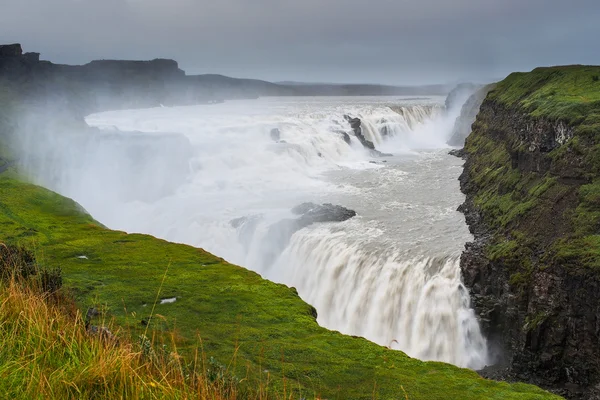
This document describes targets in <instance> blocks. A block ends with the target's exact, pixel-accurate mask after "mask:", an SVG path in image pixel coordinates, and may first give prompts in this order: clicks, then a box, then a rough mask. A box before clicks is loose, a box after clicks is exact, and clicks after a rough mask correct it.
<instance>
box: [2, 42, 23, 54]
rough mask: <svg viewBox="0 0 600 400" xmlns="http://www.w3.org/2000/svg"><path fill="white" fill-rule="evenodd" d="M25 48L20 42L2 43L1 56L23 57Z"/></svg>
mask: <svg viewBox="0 0 600 400" xmlns="http://www.w3.org/2000/svg"><path fill="white" fill-rule="evenodd" d="M22 55H23V49H22V48H21V45H20V44H17V43H16V44H5V45H0V57H21V56H22Z"/></svg>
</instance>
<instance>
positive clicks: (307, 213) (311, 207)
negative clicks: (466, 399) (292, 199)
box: [292, 203, 356, 228]
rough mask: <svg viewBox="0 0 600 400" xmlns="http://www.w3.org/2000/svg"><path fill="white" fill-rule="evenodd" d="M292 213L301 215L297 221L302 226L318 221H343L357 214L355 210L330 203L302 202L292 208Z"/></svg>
mask: <svg viewBox="0 0 600 400" xmlns="http://www.w3.org/2000/svg"><path fill="white" fill-rule="evenodd" d="M292 213H294V214H296V215H300V216H301V217H300V219H299V220H297V221H298V222H299V225H302V228H304V227H305V226H308V225H311V224H314V223H317V222H342V221H346V220H348V219H350V218H352V217H355V216H356V212H355V211H353V210H349V209H347V208H345V207H342V206H336V205H333V204H330V203H325V204H322V205H319V204H315V203H302V204H300V205H298V206H296V207H294V208H292Z"/></svg>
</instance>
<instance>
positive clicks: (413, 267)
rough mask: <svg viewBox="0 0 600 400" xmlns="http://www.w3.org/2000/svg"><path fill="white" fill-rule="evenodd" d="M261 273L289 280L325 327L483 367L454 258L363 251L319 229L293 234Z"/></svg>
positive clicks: (417, 354) (439, 358)
mask: <svg viewBox="0 0 600 400" xmlns="http://www.w3.org/2000/svg"><path fill="white" fill-rule="evenodd" d="M391 245H392V246H393V244H391ZM392 249H393V247H392ZM267 276H269V277H270V278H271V279H274V280H277V281H281V282H284V283H286V284H289V285H293V286H295V287H296V288H297V289H298V292H299V293H300V295H301V296H302V297H303V298H304V299H305V300H306V301H308V302H309V303H310V304H312V305H313V306H315V307H316V309H317V310H318V311H319V322H320V323H321V324H322V325H323V326H325V327H328V328H331V329H337V330H340V331H342V332H345V333H348V334H352V335H356V336H363V337H365V338H367V339H370V340H372V341H374V342H376V343H380V344H382V345H386V346H389V347H391V348H394V349H401V350H405V351H406V352H407V353H408V354H409V355H411V356H413V357H416V358H419V359H422V360H437V361H445V362H449V363H454V364H457V365H461V366H466V367H470V368H475V369H477V368H481V367H483V366H485V363H486V356H485V355H486V343H485V340H484V339H483V337H482V335H481V332H480V330H479V325H478V324H477V320H476V318H475V316H474V314H473V310H472V309H471V308H470V304H469V294H468V291H467V289H466V288H465V287H464V286H463V285H462V283H461V277H460V265H459V258H458V257H457V256H454V257H451V256H448V257H443V258H436V257H426V256H420V257H415V256H410V255H407V254H406V253H401V252H397V251H394V250H389V251H385V252H378V251H368V250H366V251H365V250H364V249H362V248H361V247H360V245H359V244H357V243H353V244H349V243H347V240H346V238H345V234H344V233H343V232H337V233H335V232H330V231H328V229H327V228H320V229H316V230H312V231H310V232H305V233H303V234H301V235H296V236H295V237H294V238H293V240H292V243H291V244H290V246H289V247H288V248H287V249H286V250H285V252H284V254H283V255H282V257H281V258H280V259H279V261H278V262H277V265H276V266H275V267H274V268H273V269H272V271H269V273H267Z"/></svg>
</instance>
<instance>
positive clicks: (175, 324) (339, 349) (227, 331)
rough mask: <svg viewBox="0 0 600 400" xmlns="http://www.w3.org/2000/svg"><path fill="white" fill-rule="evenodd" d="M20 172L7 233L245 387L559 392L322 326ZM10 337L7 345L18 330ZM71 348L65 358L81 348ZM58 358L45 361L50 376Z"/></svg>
mask: <svg viewBox="0 0 600 400" xmlns="http://www.w3.org/2000/svg"><path fill="white" fill-rule="evenodd" d="M17 178H18V177H17V176H16V173H15V171H14V170H10V169H9V170H8V171H6V172H4V173H2V174H0V238H1V240H2V241H4V242H5V243H18V244H21V245H25V246H27V247H28V248H31V249H34V250H35V253H36V258H37V260H38V262H39V263H40V264H41V266H42V267H44V266H59V267H61V268H62V271H63V275H64V279H65V285H66V286H67V287H69V288H71V289H72V292H73V294H74V295H75V298H76V300H77V303H78V305H79V307H80V308H81V309H82V310H84V311H85V309H87V307H91V306H95V307H97V308H98V309H100V310H102V312H103V315H102V316H100V317H98V318H97V319H100V320H113V321H114V323H116V324H117V325H118V326H120V327H122V329H121V331H120V333H119V335H122V336H123V337H133V338H136V337H137V336H139V335H141V334H144V333H146V334H147V335H148V336H149V337H154V341H155V342H156V343H158V345H160V344H161V343H162V341H163V340H164V342H165V345H166V346H167V348H168V349H173V346H176V351H177V352H179V353H180V354H182V355H184V356H186V357H187V359H191V358H192V355H193V352H194V349H197V348H201V349H202V351H203V352H204V354H205V355H206V356H207V357H214V358H215V360H216V362H217V363H220V364H222V365H224V366H226V369H227V370H228V371H229V372H228V373H230V374H231V375H232V376H235V377H236V378H237V379H239V381H240V383H239V385H240V390H243V388H244V387H246V388H250V389H249V390H251V389H252V388H258V387H263V388H264V390H265V392H269V393H271V396H270V397H277V398H281V395H282V393H283V392H284V388H285V392H286V393H287V394H290V393H295V394H294V395H293V398H298V397H301V396H303V397H307V398H317V397H319V398H338V399H371V398H380V399H391V398H405V394H404V393H406V395H407V396H408V398H410V399H428V400H429V399H482V398H486V399H513V398H514V399H538V398H539V399H541V398H553V396H551V395H550V394H548V393H545V392H543V391H541V390H540V389H538V388H535V387H533V386H528V385H524V384H516V385H509V384H506V383H498V382H493V381H488V380H484V379H482V378H480V377H479V376H478V375H477V374H476V373H475V372H473V371H469V370H464V369H459V368H456V367H453V366H450V365H446V364H442V363H424V362H421V361H418V360H414V359H410V358H409V357H407V356H406V355H404V354H403V353H401V352H397V351H391V350H387V349H386V348H383V347H380V346H377V345H375V344H372V343H370V342H368V341H366V340H364V339H361V338H353V337H348V336H343V335H341V334H339V333H337V332H332V331H328V330H326V329H323V328H321V327H319V326H318V324H317V322H316V320H315V317H314V313H315V311H314V309H313V308H312V307H311V306H309V305H307V304H306V303H304V302H303V301H302V300H301V299H300V298H299V297H298V296H297V294H296V291H295V290H294V289H290V288H287V287H285V286H282V285H278V284H274V283H271V282H268V281H266V280H263V279H261V277H260V276H258V275H257V274H255V273H253V272H250V271H247V270H245V269H243V268H240V267H237V266H234V265H231V264H229V263H227V262H225V261H223V260H222V259H220V258H218V257H215V256H213V255H211V254H208V253H206V252H205V251H203V250H199V249H196V248H192V247H189V246H184V245H180V244H173V243H168V242H165V241H162V240H158V239H155V238H153V237H150V236H146V235H128V234H125V233H123V232H116V231H111V230H108V229H106V228H104V227H102V226H101V225H100V224H98V223H97V222H96V221H94V220H93V219H92V218H91V217H90V216H89V215H87V214H86V213H85V212H84V211H83V210H82V209H81V208H80V206H78V205H77V204H76V203H74V202H73V201H71V200H69V199H66V198H64V197H62V196H59V195H57V194H55V193H53V192H51V191H48V190H45V189H43V188H40V187H38V186H34V185H31V184H27V183H23V182H22V181H20V180H18V179H17ZM171 297H176V298H177V300H176V301H175V302H174V303H170V304H160V302H159V303H158V304H156V303H157V299H159V300H160V299H163V298H171ZM151 316H152V318H150V317H151ZM93 322H94V323H100V322H98V321H93ZM147 330H148V332H146V331H147ZM170 333H174V335H173V336H171V335H170ZM171 337H173V338H174V339H173V340H171V339H170V338H171ZM0 340H3V341H4V343H0V346H2V347H4V346H7V345H8V343H6V341H7V340H10V339H7V338H6V337H0ZM64 357H66V358H65V359H63V360H61V361H60V363H59V364H60V365H62V364H63V363H67V362H70V361H69V360H70V358H71V357H77V353H76V352H73V353H68V354H66V355H64ZM2 362H3V359H0V364H1V363H2ZM56 365H58V364H56ZM56 365H55V366H56ZM55 366H53V365H44V371H45V374H49V375H51V374H52V371H53V368H54V367H55ZM0 371H3V372H2V373H3V374H4V375H3V377H4V378H5V379H8V378H7V377H9V378H10V379H13V382H14V380H15V379H20V378H18V376H16V375H14V373H13V372H12V371H11V370H10V369H6V368H5V369H2V368H1V367H0ZM15 376H16V378H15ZM72 378H73V377H67V378H65V379H72ZM80 378H81V377H80ZM22 379H25V375H23V378H22ZM81 379H85V378H84V377H83V378H81ZM106 379H112V378H110V377H108V378H106ZM34 389H35V388H32V389H31V390H34ZM300 392H301V393H302V394H301V395H300ZM31 393H33V392H31ZM263 398H264V397H263Z"/></svg>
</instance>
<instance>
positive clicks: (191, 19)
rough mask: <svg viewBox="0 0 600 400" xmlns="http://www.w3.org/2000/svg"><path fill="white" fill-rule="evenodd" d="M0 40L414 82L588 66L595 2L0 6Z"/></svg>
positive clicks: (74, 53)
mask: <svg viewBox="0 0 600 400" xmlns="http://www.w3.org/2000/svg"><path fill="white" fill-rule="evenodd" d="M0 3H1V4H0V7H1V10H2V12H1V13H0V40H1V41H3V42H21V43H22V44H23V45H24V46H25V48H26V50H28V51H39V52H42V53H43V57H44V58H45V59H49V60H52V61H54V62H63V63H85V62H88V61H90V60H92V59H98V58H129V59H150V58H156V57H168V58H174V59H176V60H178V61H179V62H180V65H181V66H182V68H183V69H185V70H186V71H188V73H205V72H218V73H224V74H229V75H233V76H240V77H256V78H262V79H268V80H304V81H329V82H342V81H343V82H381V83H392V84H418V83H425V82H448V81H454V80H459V79H489V78H495V77H502V76H503V75H506V74H507V73H509V72H511V71H513V70H529V69H531V68H534V67H535V66H538V65H556V64H575V63H585V64H594V63H595V64H598V63H600V51H598V50H599V48H598V44H597V40H598V39H597V38H598V37H599V36H600V24H599V23H598V21H600V2H599V1H598V0H572V1H566V0H562V1H559V0H502V1H500V0H368V1H367V0H293V1H292V0H253V1H250V0H212V1H207V0H0Z"/></svg>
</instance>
